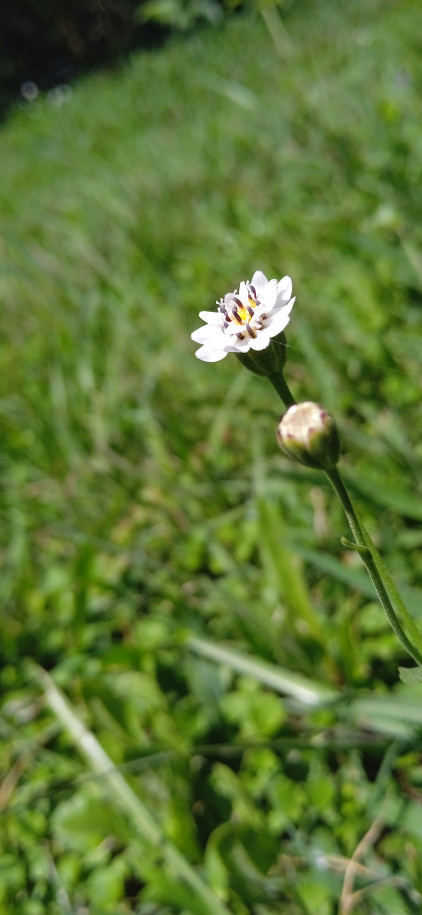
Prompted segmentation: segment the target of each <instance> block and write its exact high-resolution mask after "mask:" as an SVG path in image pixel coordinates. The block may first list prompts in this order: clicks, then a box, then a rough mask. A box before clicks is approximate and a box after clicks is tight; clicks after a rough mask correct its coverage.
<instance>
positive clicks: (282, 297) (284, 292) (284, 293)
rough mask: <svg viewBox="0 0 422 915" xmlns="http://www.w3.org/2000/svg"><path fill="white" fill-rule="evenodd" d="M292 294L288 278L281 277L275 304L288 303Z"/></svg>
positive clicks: (290, 282)
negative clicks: (279, 302)
mask: <svg viewBox="0 0 422 915" xmlns="http://www.w3.org/2000/svg"><path fill="white" fill-rule="evenodd" d="M291 294H292V281H291V278H290V276H283V279H282V280H280V282H279V283H278V285H277V302H278V301H282V302H288V301H289V299H290V296H291Z"/></svg>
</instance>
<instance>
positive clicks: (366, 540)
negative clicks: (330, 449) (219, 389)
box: [268, 372, 422, 664]
mask: <svg viewBox="0 0 422 915" xmlns="http://www.w3.org/2000/svg"><path fill="white" fill-rule="evenodd" d="M268 378H269V380H270V381H271V383H272V385H273V386H274V387H275V389H276V391H277V394H278V395H279V397H281V400H282V401H283V403H284V404H285V406H286V407H291V406H292V405H293V404H295V403H296V401H295V399H294V397H293V395H292V392H291V391H290V388H289V387H288V385H287V383H286V381H285V378H284V375H283V373H282V372H280V373H279V374H273V375H269V376H268ZM325 473H326V476H327V477H328V479H329V481H330V483H331V485H332V487H333V489H334V491H335V493H336V495H337V496H338V498H339V500H340V502H341V504H342V506H343V510H344V513H345V515H346V518H347V521H348V523H349V526H350V530H351V531H352V534H353V537H354V540H355V543H356V546H357V549H358V552H359V554H360V556H361V559H362V562H363V563H364V565H365V566H366V569H367V571H368V574H369V576H370V578H371V581H372V583H373V585H374V587H375V590H376V592H377V595H378V597H379V600H380V603H381V606H382V608H383V610H384V611H385V613H386V616H387V619H388V621H389V623H390V626H391V627H392V629H393V631H394V632H395V634H396V636H397V638H398V639H399V641H400V643H401V645H402V646H403V648H404V649H405V650H406V651H407V652H408V654H410V656H411V657H412V658H413V659H414V660H415V661H416V663H417V664H422V635H421V633H420V632H419V630H418V627H417V626H416V624H415V623H414V621H413V618H412V617H411V615H410V613H409V612H408V610H407V608H406V606H405V604H404V602H403V600H402V599H401V597H400V595H399V593H398V591H397V589H396V586H395V585H394V582H393V580H392V578H391V577H390V573H389V572H388V570H387V568H386V566H385V563H384V561H383V559H382V557H381V556H380V554H379V553H378V550H377V549H376V547H375V546H374V544H373V543H372V540H371V538H370V536H369V534H368V532H367V530H366V529H365V527H364V525H363V523H362V521H361V520H360V518H359V516H358V514H357V512H356V509H355V508H354V506H353V504H352V501H351V499H350V496H349V493H348V491H347V489H346V487H345V485H344V482H343V479H342V477H341V476H340V473H339V471H338V470H337V467H335V468H334V469H333V470H326V471H325ZM401 620H403V622H404V625H405V626H406V629H407V631H408V633H409V635H410V638H409V637H408V636H407V635H406V632H405V631H404V628H403V625H402V623H401Z"/></svg>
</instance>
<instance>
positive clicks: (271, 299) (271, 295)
mask: <svg viewBox="0 0 422 915" xmlns="http://www.w3.org/2000/svg"><path fill="white" fill-rule="evenodd" d="M259 298H260V300H261V304H262V305H263V306H264V311H265V313H266V314H268V312H270V311H272V310H273V308H274V305H275V303H276V301H277V280H270V282H269V283H267V285H266V287H265V289H263V290H262V291H261V294H260V296H259Z"/></svg>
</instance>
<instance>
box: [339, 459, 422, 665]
mask: <svg viewBox="0 0 422 915" xmlns="http://www.w3.org/2000/svg"><path fill="white" fill-rule="evenodd" d="M325 473H326V475H327V477H328V479H329V481H330V483H331V485H332V487H333V489H334V491H335V492H336V494H337V496H338V498H339V500H340V502H341V504H342V506H343V510H344V513H345V515H346V518H347V521H348V523H349V527H350V530H351V532H352V534H353V537H354V539H355V543H356V546H357V547H358V550H359V553H360V556H361V558H362V562H363V563H364V564H365V566H366V568H367V571H368V574H369V576H370V578H371V581H372V583H373V585H374V587H375V590H376V592H377V594H378V597H379V600H380V602H381V606H382V607H383V609H384V610H385V613H386V615H387V618H388V621H389V623H390V625H391V627H392V629H393V630H394V632H395V634H396V636H397V638H398V639H399V641H400V642H401V644H402V646H403V648H405V649H406V651H407V652H408V653H409V654H410V655H411V657H412V658H414V660H415V661H416V662H417V664H422V636H421V634H420V632H419V630H418V628H417V626H416V625H415V623H414V622H413V619H412V617H411V616H410V614H409V612H408V610H407V609H406V606H405V604H404V603H403V601H402V599H401V597H400V595H399V593H398V591H397V590H396V587H395V585H394V583H393V581H392V579H391V578H390V574H389V572H388V571H387V569H386V567H385V565H384V562H383V560H382V558H381V556H380V554H379V553H378V550H377V549H376V548H375V546H374V544H373V543H372V540H371V538H370V536H369V534H368V532H367V531H366V529H365V527H364V525H363V523H362V521H361V520H360V518H359V516H358V514H357V512H356V509H355V508H354V507H353V504H352V501H351V499H350V496H349V493H348V492H347V489H346V487H345V485H344V482H343V480H342V478H341V476H340V473H339V471H338V470H337V467H335V468H334V469H333V470H326V471H325ZM400 616H401V617H402V619H403V621H404V622H405V625H406V628H407V630H408V631H409V633H411V638H412V641H413V644H412V641H410V639H409V638H408V636H407V635H406V633H405V631H404V629H403V626H402V624H401V622H400V618H399V617H400Z"/></svg>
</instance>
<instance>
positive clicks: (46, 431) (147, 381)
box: [0, 2, 422, 915]
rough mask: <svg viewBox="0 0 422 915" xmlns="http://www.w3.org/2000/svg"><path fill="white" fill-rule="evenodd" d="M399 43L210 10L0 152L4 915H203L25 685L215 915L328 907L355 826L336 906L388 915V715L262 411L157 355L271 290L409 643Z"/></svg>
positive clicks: (321, 20)
mask: <svg viewBox="0 0 422 915" xmlns="http://www.w3.org/2000/svg"><path fill="white" fill-rule="evenodd" d="M420 25H421V13H420V10H419V7H418V5H417V4H416V3H413V2H405V3H403V4H400V5H397V4H396V5H392V4H389V5H385V4H381V3H378V2H371V3H370V4H369V6H368V4H367V3H365V4H363V3H362V4H353V5H352V6H350V4H346V3H344V4H343V3H340V4H332V3H331V4H330V3H328V2H327V3H324V2H321V3H318V4H316V3H313V4H300V3H297V4H296V5H294V6H292V7H291V8H290V9H289V10H288V11H287V12H286V15H285V16H284V18H283V20H281V19H280V18H279V15H278V13H273V12H271V11H270V13H269V14H265V16H264V17H257V16H256V17H252V16H238V17H236V18H234V19H232V20H230V21H228V22H226V23H225V24H223V25H222V26H221V27H219V28H218V29H215V30H202V31H199V32H198V33H196V34H194V35H192V36H191V37H189V38H184V39H183V40H180V39H178V40H177V41H174V42H172V43H170V44H169V45H168V47H166V48H164V49H161V50H160V51H155V52H153V53H150V54H141V55H135V56H134V57H133V59H132V60H131V61H129V62H127V63H126V64H125V65H122V68H121V70H120V72H115V73H113V74H98V75H96V76H94V77H91V78H90V79H87V80H86V81H83V82H81V83H80V84H77V85H74V86H73V87H72V92H71V94H70V96H69V97H68V99H67V100H66V101H65V102H64V103H63V104H62V105H61V106H57V105H56V106H55V105H53V104H52V103H51V101H48V99H43V98H41V99H39V100H37V101H36V102H35V103H34V104H32V105H30V106H28V107H26V108H24V109H23V110H20V111H16V112H15V113H14V114H13V116H12V117H11V118H10V120H9V122H8V124H6V125H5V126H4V127H3V129H2V183H1V188H0V213H1V217H2V218H1V222H2V241H1V243H0V292H1V299H2V310H1V319H0V322H1V324H0V326H1V333H2V343H1V345H0V417H1V420H0V421H1V426H2V446H3V447H2V459H1V461H2V464H1V467H2V484H3V485H2V496H1V504H2V518H3V520H2V526H1V533H0V536H1V549H2V560H3V563H2V564H3V571H2V576H1V579H0V594H1V598H2V608H3V609H2V616H1V622H0V632H1V638H2V672H1V675H0V676H1V684H2V694H3V697H4V698H3V706H2V717H1V721H0V727H1V730H2V738H3V739H2V744H3V746H2V751H1V760H2V761H1V768H2V772H3V782H2V786H1V792H0V798H1V803H2V805H3V818H4V840H3V841H4V847H3V861H4V865H3V866H2V867H1V868H0V907H2V911H4V912H5V913H6V915H8V913H12V912H13V915H15V913H16V912H17V913H19V915H42V913H44V912H48V913H52V915H55V913H56V912H57V911H65V912H67V911H69V912H73V911H75V912H76V911H78V907H83V906H85V907H88V908H89V909H90V911H92V912H93V913H95V915H96V913H98V915H100V913H101V915H102V913H103V912H112V913H113V915H114V913H126V912H131V911H136V912H139V913H142V915H155V913H160V915H173V913H177V912H188V911H189V912H190V911H192V912H194V913H195V915H199V913H201V912H202V911H203V909H201V905H200V901H199V900H196V899H195V900H192V899H191V900H190V902H189V903H188V902H187V901H186V896H185V894H184V891H183V888H180V887H179V890H178V889H177V879H176V881H175V880H174V879H173V878H174V874H172V873H171V868H170V869H168V868H167V869H166V868H164V869H163V868H160V867H159V866H158V865H157V861H156V859H155V858H154V855H152V853H151V854H150V853H149V851H148V843H145V842H144V841H143V839H142V836H140V835H139V834H138V833H137V832H136V830H135V829H133V827H132V825H131V824H128V822H127V821H126V819H125V817H124V816H123V815H122V813H121V811H120V809H119V803H118V798H115V803H113V799H112V798H110V797H109V796H107V789H106V787H105V783H104V780H102V779H101V778H98V777H97V778H96V779H94V780H93V779H92V778H91V773H90V772H89V768H88V769H87V770H86V769H85V764H84V763H83V760H82V758H81V757H80V756H79V753H78V750H77V747H73V745H72V743H71V739H70V737H69V735H68V734H67V732H66V730H65V722H64V721H63V720H61V719H60V716H59V718H56V717H54V716H53V715H52V714H51V712H50V711H49V709H48V707H45V708H44V706H43V702H42V697H41V690H40V687H39V686H38V685H37V684H36V683H34V679H33V673H32V670H33V669H32V667H30V666H28V663H27V662H28V659H31V660H35V661H36V662H37V663H38V664H39V665H42V666H43V667H45V668H47V669H48V670H49V671H50V672H51V673H52V676H53V679H54V681H55V682H56V683H57V685H58V686H59V687H60V689H61V690H62V691H63V692H64V693H65V694H66V696H67V697H68V700H69V702H70V703H71V705H72V707H73V710H74V713H75V714H76V715H77V716H79V717H80V718H82V719H83V720H84V722H85V724H86V726H87V727H88V728H90V729H91V730H92V731H93V733H95V735H96V738H97V740H98V741H99V742H100V744H101V746H102V747H103V749H104V751H105V752H106V753H107V754H108V755H109V757H110V759H111V760H112V761H113V764H114V765H116V766H118V767H120V766H121V767H122V772H123V774H124V776H125V778H127V781H128V783H129V786H130V789H131V790H133V791H134V792H135V794H136V795H137V797H138V798H139V801H140V804H141V805H142V806H145V808H146V809H148V810H150V811H151V813H152V814H153V816H154V822H155V824H156V827H154V828H157V829H158V830H161V834H162V835H163V836H166V837H167V839H168V840H169V841H170V842H171V843H172V847H173V845H174V847H175V848H176V849H177V853H178V854H180V855H181V856H182V857H183V858H184V860H186V862H188V863H189V865H190V866H191V867H192V868H193V869H197V870H198V873H200V875H201V879H202V880H203V881H204V882H205V884H206V885H207V886H208V887H209V888H210V892H212V893H215V894H217V896H218V897H219V898H220V899H221V900H222V902H223V904H224V905H226V906H227V908H228V910H229V911H230V912H233V913H235V915H249V913H250V912H252V913H253V915H270V913H271V915H274V913H277V912H280V913H281V912H283V913H288V915H302V913H310V915H314V912H315V910H316V909H315V907H316V906H318V913H319V915H331V913H332V912H337V910H338V906H339V901H340V897H341V890H342V885H343V879H344V873H345V869H346V867H347V862H348V861H349V860H350V858H351V856H352V855H353V853H354V851H355V849H356V847H357V845H358V843H359V842H360V840H361V839H362V837H363V836H364V835H365V833H366V832H367V830H368V829H369V828H370V827H371V824H372V823H373V822H374V821H375V820H376V818H377V817H378V816H379V815H381V818H382V823H383V828H382V831H381V833H380V834H378V835H377V837H376V839H374V841H375V846H374V848H372V846H371V845H370V843H368V846H367V847H366V850H365V859H364V860H362V861H361V864H362V865H365V867H367V871H366V872H365V873H364V872H363V871H362V872H360V873H357V874H356V881H355V886H354V890H355V891H358V890H360V889H362V888H363V887H364V886H366V885H370V886H371V891H370V892H369V893H368V892H367V891H366V894H365V893H364V894H363V895H362V897H359V899H356V909H355V911H356V912H359V915H360V913H362V915H365V913H370V915H372V913H373V912H381V913H386V912H389V913H391V912H394V915H396V913H401V912H406V913H408V912H417V911H419V909H420V896H419V895H418V894H419V893H421V892H422V875H421V868H420V851H421V848H420V845H421V835H422V825H421V817H420V812H419V803H418V798H419V792H420V772H419V768H418V766H419V754H420V751H421V746H420V739H419V734H420V727H421V717H420V715H421V713H420V698H419V697H420V692H419V690H420V688H414V689H411V688H409V687H403V686H402V685H399V684H398V682H397V665H398V663H400V662H402V661H403V660H404V659H403V657H402V656H401V655H400V651H399V649H398V647H397V644H396V642H395V639H394V636H393V634H392V633H391V632H390V630H389V628H388V626H387V624H386V622H385V621H384V618H383V615H382V612H381V610H380V609H379V607H378V605H377V604H376V601H375V596H374V594H373V592H372V589H371V585H370V583H369V581H368V580H367V578H366V577H365V576H364V572H363V568H362V566H361V564H360V561H359V557H358V556H357V555H356V554H354V553H352V552H351V551H348V550H346V549H345V547H343V546H342V544H341V542H340V536H341V535H342V534H344V533H346V530H345V522H344V520H343V518H342V516H341V513H340V510H339V508H337V507H336V505H335V504H334V501H333V497H332V494H331V493H330V491H329V490H328V488H327V486H326V485H325V484H324V482H323V481H322V479H321V478H320V476H319V475H318V474H315V473H313V472H308V471H306V470H303V472H302V471H301V470H300V469H296V468H293V467H292V466H291V465H289V464H288V462H287V461H286V460H285V459H284V458H283V457H282V455H281V454H280V452H279V451H278V450H277V446H276V442H275V430H276V426H277V421H278V416H279V412H280V406H279V403H278V401H277V399H276V398H275V395H274V393H273V391H272V389H271V388H270V386H269V385H268V384H267V383H266V382H265V381H263V380H262V379H259V378H257V377H253V376H252V375H248V374H247V373H246V372H245V371H244V370H243V369H242V368H241V366H240V365H239V364H238V363H237V361H236V360H235V358H230V357H228V358H227V359H226V360H224V362H223V363H220V364H218V365H216V366H212V365H204V364H201V363H199V361H198V360H196V359H195V357H194V350H195V345H194V344H192V342H191V341H190V339H189V334H190V332H191V331H192V330H193V329H194V328H196V327H197V326H198V323H199V322H198V317H197V313H198V311H199V310H201V309H203V308H205V309H209V308H212V307H213V306H214V302H215V299H216V298H219V297H220V296H221V295H224V293H225V292H226V291H229V290H232V289H233V288H234V287H235V286H236V285H237V284H238V283H239V281H240V280H241V279H242V278H245V279H246V278H249V277H250V276H251V275H252V273H253V271H254V270H255V269H256V268H261V269H263V270H265V271H266V273H267V274H268V275H270V276H282V275H284V274H286V273H288V274H290V275H291V276H292V277H293V284H294V292H295V294H296V295H297V304H296V305H295V310H294V314H293V316H292V321H291V324H290V325H289V328H288V357H289V358H288V363H287V366H286V377H287V378H288V381H289V384H290V386H291V387H292V389H293V390H294V393H295V395H296V397H297V398H298V399H300V398H307V399H308V398H313V399H316V400H319V401H321V402H323V403H324V405H325V406H327V407H328V408H329V409H331V410H332V411H333V412H334V414H335V416H336V419H337V421H338V423H339V426H340V429H341V431H342V437H343V446H344V452H345V454H344V458H343V460H342V464H343V466H344V469H345V475H346V478H347V480H348V482H349V484H350V486H351V488H352V489H353V492H354V496H355V499H356V501H357V503H358V504H359V506H360V509H361V511H362V513H363V515H364V517H365V523H366V524H367V525H368V527H369V528H370V530H371V533H372V535H373V536H374V538H375V540H376V542H377V545H378V547H379V549H380V551H381V552H382V553H383V555H384V556H385V558H386V560H387V562H388V564H389V567H390V570H391V573H392V575H393V577H394V579H395V581H396V583H397V584H398V586H400V588H401V589H402V591H403V594H404V595H405V596H406V598H408V601H407V602H408V606H409V609H410V610H411V611H412V613H413V614H414V616H415V618H416V619H417V618H419V619H420V617H421V611H420V586H421V566H420V549H421V545H422V535H421V532H420V520H421V513H422V512H421V503H422V499H421V486H420V479H421V461H422V449H421V440H422V438H421V419H420V338H421V322H422V318H421V301H422V294H421V285H422V260H421V256H420V250H421V249H422V245H421V243H422V228H421V226H422V222H421V213H420V209H421V207H420V202H419V187H420V183H421V174H420V173H421V168H422V166H421V158H420V148H421V143H422V127H421V125H420V123H419V120H418V117H417V111H418V110H419V108H418V106H419V98H420V89H421V81H422V64H421V58H420V53H419V48H418V40H417V36H418V34H419V33H420ZM278 547H279V552H278ZM283 684H284V686H283ZM301 689H304V690H305V692H306V690H308V693H307V695H308V697H309V696H314V697H316V700H315V702H313V703H312V702H306V701H302V699H303V696H302V694H301V692H300V690H301ZM321 697H322V698H321ZM62 728H63V730H62ZM405 849H406V851H405ZM397 875H399V876H400V880H401V883H400V881H399V883H397V880H396V877H397ZM381 877H382V878H386V881H387V882H386V885H385V886H384V888H383V889H382V890H381V889H380V890H377V891H375V888H374V883H375V881H376V880H377V879H378V878H381ZM179 892H180V895H178V893H179ZM63 900H64V901H63ZM60 906H61V908H60ZM189 906H191V908H189ZM341 915H346V910H344V911H342V912H341Z"/></svg>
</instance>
